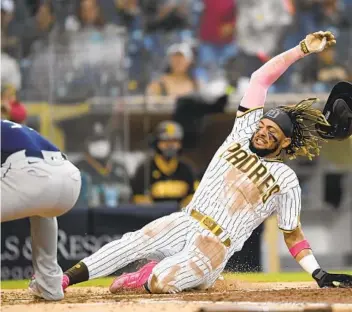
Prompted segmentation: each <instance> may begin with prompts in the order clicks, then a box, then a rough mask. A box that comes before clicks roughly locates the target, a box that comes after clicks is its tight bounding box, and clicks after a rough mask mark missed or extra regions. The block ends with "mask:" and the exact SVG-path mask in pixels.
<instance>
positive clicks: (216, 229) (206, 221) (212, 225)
mask: <svg viewBox="0 0 352 312" xmlns="http://www.w3.org/2000/svg"><path fill="white" fill-rule="evenodd" d="M191 217H192V218H194V219H196V220H197V221H198V222H199V223H200V225H201V226H202V227H204V228H206V229H207V230H209V231H210V232H212V233H213V234H214V235H215V236H219V235H220V234H221V233H222V232H224V230H223V229H222V228H221V226H220V225H219V224H217V223H216V222H215V221H214V220H213V219H212V218H211V217H209V216H206V215H203V214H202V213H200V212H199V211H197V210H194V209H192V211H191ZM222 243H223V244H224V245H225V246H226V247H230V246H231V239H230V238H227V239H225V240H224V241H223V242H222Z"/></svg>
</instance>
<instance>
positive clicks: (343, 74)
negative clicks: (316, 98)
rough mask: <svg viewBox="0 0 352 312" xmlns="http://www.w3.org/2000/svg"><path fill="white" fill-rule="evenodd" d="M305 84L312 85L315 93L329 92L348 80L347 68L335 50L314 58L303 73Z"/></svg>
mask: <svg viewBox="0 0 352 312" xmlns="http://www.w3.org/2000/svg"><path fill="white" fill-rule="evenodd" d="M301 75H302V81H303V83H304V84H308V83H309V84H311V85H312V87H313V90H314V91H315V92H329V91H330V90H331V88H332V87H333V86H334V85H335V84H336V83H337V82H339V81H342V80H348V78H349V73H348V71H347V68H346V67H345V66H343V65H342V64H340V63H339V61H338V59H337V58H336V50H335V49H334V48H331V49H327V50H325V51H323V52H321V53H319V55H317V56H316V57H315V58H313V59H312V60H311V61H310V62H309V63H307V64H306V66H305V67H304V68H303V69H302V71H301Z"/></svg>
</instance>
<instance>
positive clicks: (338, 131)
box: [316, 81, 352, 141]
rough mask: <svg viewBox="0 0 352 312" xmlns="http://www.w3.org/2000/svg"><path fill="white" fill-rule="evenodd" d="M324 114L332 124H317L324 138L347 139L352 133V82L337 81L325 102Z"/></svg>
mask: <svg viewBox="0 0 352 312" xmlns="http://www.w3.org/2000/svg"><path fill="white" fill-rule="evenodd" d="M323 114H324V116H325V118H326V120H327V121H328V122H329V124H330V126H324V125H319V124H317V125H316V129H317V132H318V134H319V135H320V136H321V137H322V138H324V139H330V140H339V141H341V140H345V139H347V138H348V137H350V136H351V135H352V84H351V83H349V82H346V81H341V82H339V83H337V84H336V85H335V86H334V87H333V89H332V90H331V93H330V95H329V98H328V100H327V102H326V104H325V107H324V110H323Z"/></svg>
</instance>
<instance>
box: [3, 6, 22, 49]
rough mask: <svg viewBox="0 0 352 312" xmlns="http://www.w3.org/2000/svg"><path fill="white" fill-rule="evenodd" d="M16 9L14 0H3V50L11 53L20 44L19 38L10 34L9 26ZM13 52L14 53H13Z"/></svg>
mask: <svg viewBox="0 0 352 312" xmlns="http://www.w3.org/2000/svg"><path fill="white" fill-rule="evenodd" d="M14 11H15V3H14V2H13V0H1V51H5V52H7V53H11V51H13V50H14V49H16V47H17V46H18V44H19V40H18V38H16V37H14V36H10V35H9V33H8V27H9V24H10V23H11V21H12V19H13V16H14ZM11 54H12V53H11Z"/></svg>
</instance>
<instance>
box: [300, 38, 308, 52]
mask: <svg viewBox="0 0 352 312" xmlns="http://www.w3.org/2000/svg"><path fill="white" fill-rule="evenodd" d="M299 45H300V47H301V50H302V52H303V53H304V54H309V50H308V48H307V45H306V43H305V42H304V40H302V41H301V42H300V43H299Z"/></svg>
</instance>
